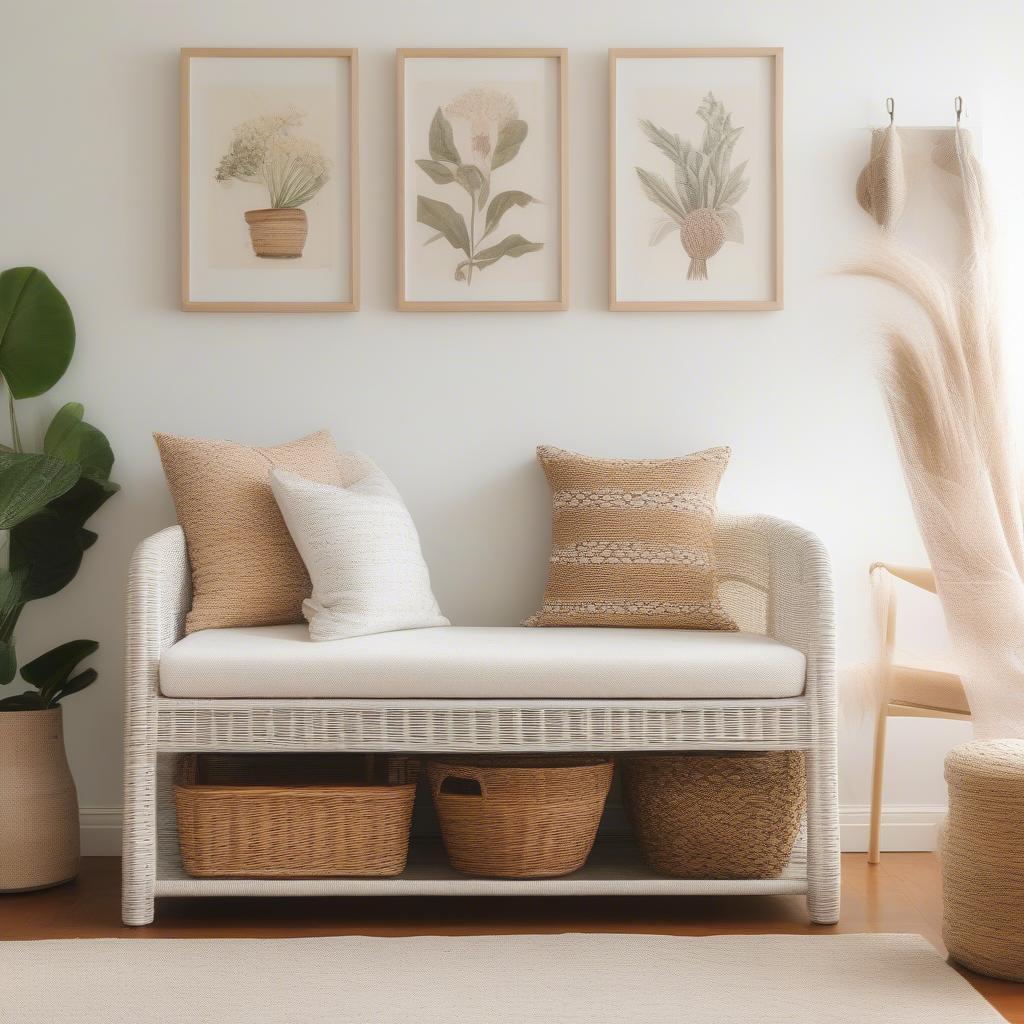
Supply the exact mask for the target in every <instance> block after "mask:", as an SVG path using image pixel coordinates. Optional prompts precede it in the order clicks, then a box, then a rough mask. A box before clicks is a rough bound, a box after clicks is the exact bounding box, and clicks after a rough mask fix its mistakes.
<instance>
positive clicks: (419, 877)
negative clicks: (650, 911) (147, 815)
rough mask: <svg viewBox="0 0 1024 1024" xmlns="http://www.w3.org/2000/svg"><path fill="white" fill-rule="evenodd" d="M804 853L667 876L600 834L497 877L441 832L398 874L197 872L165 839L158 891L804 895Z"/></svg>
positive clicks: (419, 844)
mask: <svg viewBox="0 0 1024 1024" xmlns="http://www.w3.org/2000/svg"><path fill="white" fill-rule="evenodd" d="M805 860H806V858H805V854H804V850H803V848H802V846H798V848H797V849H796V850H794V853H793V857H792V858H791V860H790V863H789V865H788V866H787V867H786V870H785V871H784V872H783V873H782V875H781V876H780V877H778V878H769V879H690V878H665V877H664V876H662V875H658V874H655V873H654V872H653V871H651V869H650V868H648V867H647V866H646V865H645V864H644V863H643V861H642V860H641V859H640V856H639V853H638V852H637V849H636V847H635V845H634V844H633V843H632V842H631V841H630V840H628V839H619V838H602V839H599V840H598V842H597V844H596V846H595V847H594V851H593V853H592V854H591V856H590V859H589V860H588V862H587V863H586V864H585V865H584V867H583V868H581V869H580V870H579V871H577V872H575V873H574V874H571V875H566V876H564V877H562V878H534V879H495V878H471V877H469V876H467V875H461V874H459V873H458V872H457V871H455V870H454V869H453V868H451V867H450V866H449V864H448V861H447V859H446V857H445V853H444V849H443V847H442V846H441V843H440V842H439V841H437V840H430V839H427V840H423V839H419V840H418V839H414V840H413V842H412V845H411V846H410V850H409V862H408V865H407V866H406V869H405V871H404V872H403V873H402V874H401V875H398V876H397V877H395V878H287V879H283V878H193V877H192V876H190V875H188V874H186V873H185V872H184V870H183V869H182V867H181V861H180V859H179V858H178V855H177V850H176V849H174V848H170V847H165V848H164V850H162V851H161V855H160V859H159V862H158V866H157V878H156V885H155V892H154V895H156V896H459V895H462V896H598V895H600V896H613V895H623V896H628V895H634V896H658V895H664V896H701V895H739V894H750V895H756V894H760V895H786V894H792V895H801V894H804V893H806V892H807V877H806V863H805Z"/></svg>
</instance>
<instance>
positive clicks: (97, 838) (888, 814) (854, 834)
mask: <svg viewBox="0 0 1024 1024" xmlns="http://www.w3.org/2000/svg"><path fill="white" fill-rule="evenodd" d="M945 814H946V808H945V807H943V806H942V805H940V804H897V805H894V806H889V807H885V808H883V809H882V849H883V850H889V851H892V852H896V851H911V850H934V849H935V839H936V834H937V830H938V826H939V822H940V821H942V819H943V818H944V817H945ZM81 823H82V853H83V855H84V856H86V857H116V856H120V853H121V809H120V808H119V807H83V808H82V810H81ZM839 835H840V843H841V845H842V849H843V852H844V853H858V852H863V851H864V850H866V849H867V848H868V807H867V806H859V805H855V804H847V805H846V806H844V807H840V808H839Z"/></svg>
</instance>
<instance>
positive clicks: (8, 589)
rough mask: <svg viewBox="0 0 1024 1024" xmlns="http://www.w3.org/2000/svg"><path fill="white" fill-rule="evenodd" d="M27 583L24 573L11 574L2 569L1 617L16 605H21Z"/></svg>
mask: <svg viewBox="0 0 1024 1024" xmlns="http://www.w3.org/2000/svg"><path fill="white" fill-rule="evenodd" d="M24 583H25V574H24V573H23V572H10V571H9V570H7V569H0V615H3V614H5V613H6V612H8V611H9V610H10V609H12V608H14V606H15V605H18V604H21V602H22V597H21V591H22V587H23V586H24Z"/></svg>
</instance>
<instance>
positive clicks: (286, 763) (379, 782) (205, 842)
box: [174, 754, 416, 878]
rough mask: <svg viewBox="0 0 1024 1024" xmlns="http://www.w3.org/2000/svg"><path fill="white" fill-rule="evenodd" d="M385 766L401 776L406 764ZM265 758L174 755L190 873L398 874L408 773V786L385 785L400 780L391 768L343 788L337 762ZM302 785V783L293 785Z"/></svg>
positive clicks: (407, 819) (408, 805)
mask: <svg viewBox="0 0 1024 1024" xmlns="http://www.w3.org/2000/svg"><path fill="white" fill-rule="evenodd" d="M392 760H393V762H394V765H393V767H394V769H396V770H399V771H400V769H401V768H402V767H403V761H404V759H399V758H395V759H392ZM264 761H265V763H264V764H263V765H259V764H256V765H254V764H252V762H251V758H240V757H238V755H235V756H233V757H232V756H222V757H218V756H216V755H214V756H211V755H203V756H202V757H200V756H197V755H195V754H189V755H186V756H185V757H183V758H182V759H181V762H180V764H179V768H178V777H177V780H176V783H175V787H174V796H175V802H176V804H177V811H178V834H179V836H180V839H181V860H182V865H183V866H184V868H185V870H186V871H188V873H189V874H191V875H196V876H199V877H208V878H231V877H242V878H319V877H324V876H327V877H331V876H336V875H362V876H386V875H399V874H401V873H402V871H403V870H404V869H405V860H406V855H407V853H408V850H409V827H410V825H411V823H412V805H413V799H414V797H415V795H416V782H415V773H414V772H410V773H409V781H407V782H406V781H403V782H401V783H399V782H391V783H387V782H385V781H384V780H385V779H387V778H388V777H389V776H390V777H395V776H396V774H398V771H396V770H388V771H385V773H384V774H383V777H382V778H379V779H374V778H369V779H356V778H355V777H353V778H352V779H351V782H350V784H348V785H339V773H338V766H337V763H335V766H334V767H333V768H332V767H331V766H324V767H323V768H322V770H321V771H319V772H318V771H317V766H316V765H310V764H309V759H308V757H303V755H292V756H291V757H289V756H288V755H280V754H275V755H273V756H272V757H268V758H265V759H264ZM335 761H336V759H335ZM270 762H274V763H270ZM384 767H385V768H386V769H388V768H391V767H392V766H390V765H385V766H384ZM357 768H358V766H357V765H352V766H351V769H357ZM318 776H319V781H318ZM299 780H301V781H302V783H303V784H302V785H296V784H295V783H296V782H297V781H299ZM375 783H376V784H375Z"/></svg>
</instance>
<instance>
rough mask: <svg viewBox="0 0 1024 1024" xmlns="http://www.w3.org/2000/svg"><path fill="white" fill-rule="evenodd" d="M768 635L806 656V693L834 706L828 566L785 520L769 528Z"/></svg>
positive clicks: (813, 542) (808, 538)
mask: <svg viewBox="0 0 1024 1024" xmlns="http://www.w3.org/2000/svg"><path fill="white" fill-rule="evenodd" d="M767 541H768V561H769V573H768V576H769V581H770V582H769V594H768V622H767V626H768V635H769V636H771V637H773V638H774V639H776V640H778V641H780V642H781V643H784V644H788V645H789V646H790V647H795V648H797V649H798V650H801V651H803V652H804V655H805V656H806V658H807V685H806V693H807V695H808V696H809V697H812V698H814V699H818V700H824V701H825V702H826V703H827V704H829V705H831V708H833V709H834V706H835V703H836V653H835V634H836V624H835V592H834V589H833V586H832V565H831V561H830V559H829V556H828V551H827V550H826V549H825V545H824V544H822V542H821V541H820V540H819V539H818V537H817V536H815V534H813V533H811V532H810V531H809V530H805V529H804V528H803V527H800V526H797V525H795V524H794V523H790V522H787V521H786V520H784V519H774V518H769V519H768V523H767Z"/></svg>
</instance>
